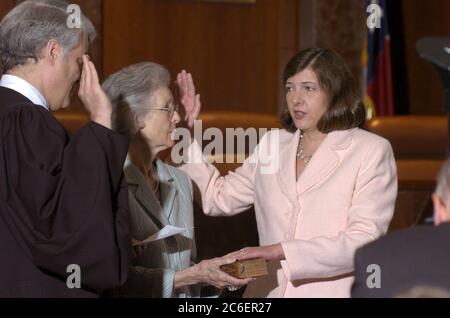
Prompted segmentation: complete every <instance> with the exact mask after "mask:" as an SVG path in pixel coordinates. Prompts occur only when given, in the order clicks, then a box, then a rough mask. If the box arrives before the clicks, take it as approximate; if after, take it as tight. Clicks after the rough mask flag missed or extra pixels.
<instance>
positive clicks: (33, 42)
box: [0, 0, 96, 110]
mask: <svg viewBox="0 0 450 318" xmlns="http://www.w3.org/2000/svg"><path fill="white" fill-rule="evenodd" d="M68 8H69V4H68V3H67V2H65V1H60V0H31V1H25V2H23V3H21V4H20V5H18V6H16V7H15V8H14V9H13V10H11V11H10V12H9V13H8V14H7V15H6V16H5V18H4V19H3V21H2V22H1V23H0V54H1V63H2V67H3V72H4V73H8V74H11V75H16V76H19V77H22V78H23V79H25V80H27V81H29V82H31V83H32V84H33V85H35V86H37V88H38V89H39V90H40V91H41V93H42V94H43V95H44V97H45V99H46V100H47V103H48V104H49V107H50V109H52V110H58V109H60V108H64V107H67V106H68V105H69V102H70V93H71V90H72V88H73V86H74V84H75V83H76V82H77V81H78V80H79V77H80V73H81V66H82V56H83V55H84V54H86V53H87V51H88V48H89V44H90V43H92V41H93V40H94V38H95V36H96V32H95V29H94V27H93V25H92V23H91V21H89V19H88V18H86V17H85V16H84V15H83V14H82V13H81V12H80V14H79V15H78V16H79V24H78V25H76V24H75V25H74V24H71V22H73V18H74V17H75V18H77V15H76V13H75V15H74V12H73V11H71V10H68Z"/></svg>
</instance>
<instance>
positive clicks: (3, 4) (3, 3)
mask: <svg viewBox="0 0 450 318" xmlns="http://www.w3.org/2000/svg"><path fill="white" fill-rule="evenodd" d="M14 4H15V0H0V20H3V18H4V16H5V15H6V14H7V13H8V12H9V11H10V10H11V9H12V8H13V7H14ZM0 73H3V71H2V66H1V63H0Z"/></svg>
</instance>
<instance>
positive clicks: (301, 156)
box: [297, 134, 312, 165]
mask: <svg viewBox="0 0 450 318" xmlns="http://www.w3.org/2000/svg"><path fill="white" fill-rule="evenodd" d="M303 149H304V146H303V134H300V140H299V141H298V147H297V158H298V159H300V160H302V161H303V162H304V163H305V165H307V164H308V163H309V162H310V161H311V158H312V155H309V156H307V155H306V154H305V153H304V151H303Z"/></svg>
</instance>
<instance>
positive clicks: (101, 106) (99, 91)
mask: <svg viewBox="0 0 450 318" xmlns="http://www.w3.org/2000/svg"><path fill="white" fill-rule="evenodd" d="M78 96H79V97H80V99H81V101H82V102H83V104H84V107H85V108H86V110H87V111H88V112H89V114H90V119H91V120H92V121H94V122H96V123H98V124H100V125H103V126H105V127H107V128H111V112H112V106H111V102H110V100H109V98H108V96H107V95H106V93H105V92H104V90H103V88H102V87H101V85H100V82H99V79H98V75H97V71H96V69H95V66H94V63H92V62H91V61H90V60H89V57H88V56H87V55H84V56H83V70H82V72H81V78H80V90H79V91H78Z"/></svg>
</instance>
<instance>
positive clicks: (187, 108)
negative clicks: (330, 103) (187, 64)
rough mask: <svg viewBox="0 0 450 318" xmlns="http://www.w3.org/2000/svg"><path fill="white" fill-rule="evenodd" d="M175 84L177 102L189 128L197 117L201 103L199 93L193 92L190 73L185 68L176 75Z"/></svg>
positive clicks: (192, 81) (193, 87)
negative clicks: (181, 108) (182, 110)
mask: <svg viewBox="0 0 450 318" xmlns="http://www.w3.org/2000/svg"><path fill="white" fill-rule="evenodd" d="M176 86H177V89H178V102H179V103H180V104H181V106H182V107H183V109H184V113H185V116H184V120H185V121H186V123H187V125H188V127H189V128H192V127H194V121H195V120H196V119H197V118H198V116H199V114H200V110H201V108H202V104H201V102H200V94H195V86H194V80H193V79H192V75H191V74H190V73H187V72H186V71H185V70H183V71H181V72H180V73H179V74H178V75H177V81H176Z"/></svg>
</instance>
